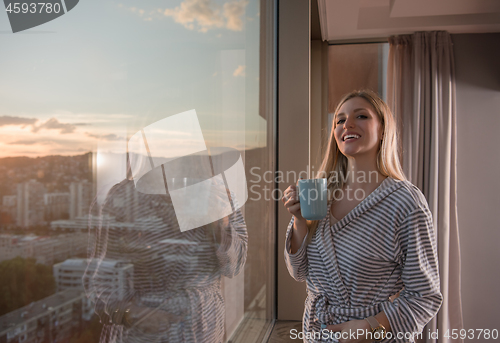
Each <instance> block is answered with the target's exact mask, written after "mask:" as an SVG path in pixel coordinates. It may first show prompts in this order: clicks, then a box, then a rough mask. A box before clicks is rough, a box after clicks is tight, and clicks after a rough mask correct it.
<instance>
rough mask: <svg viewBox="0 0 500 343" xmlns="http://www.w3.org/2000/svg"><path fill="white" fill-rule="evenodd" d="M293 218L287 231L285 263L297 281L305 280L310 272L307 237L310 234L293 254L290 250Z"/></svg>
mask: <svg viewBox="0 0 500 343" xmlns="http://www.w3.org/2000/svg"><path fill="white" fill-rule="evenodd" d="M293 219H294V217H292V220H291V221H290V224H289V225H288V228H287V231H286V240H285V263H286V267H287V268H288V272H289V273H290V275H291V276H292V277H293V278H294V279H295V280H297V281H300V282H302V281H305V280H306V277H307V274H308V272H309V269H308V263H309V262H308V260H307V246H306V242H307V237H308V236H309V234H307V235H306V236H305V237H304V240H303V241H302V244H301V246H300V248H299V250H297V251H296V252H295V254H292V253H291V252H290V246H291V237H292V230H293Z"/></svg>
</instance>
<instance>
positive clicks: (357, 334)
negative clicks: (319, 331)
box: [326, 319, 373, 343]
mask: <svg viewBox="0 0 500 343" xmlns="http://www.w3.org/2000/svg"><path fill="white" fill-rule="evenodd" d="M326 329H327V330H329V331H332V332H338V334H336V335H335V336H334V337H339V338H340V339H339V342H340V343H371V342H373V340H372V339H371V338H367V337H366V334H367V333H368V332H371V331H372V330H371V327H370V324H369V323H368V322H367V321H366V320H364V319H363V320H350V321H348V322H344V323H340V324H336V325H328V326H327V327H326Z"/></svg>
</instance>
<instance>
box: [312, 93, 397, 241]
mask: <svg viewBox="0 0 500 343" xmlns="http://www.w3.org/2000/svg"><path fill="white" fill-rule="evenodd" d="M357 97H359V98H363V99H365V100H366V101H368V103H369V104H370V105H371V106H372V107H373V109H374V110H375V113H376V114H377V115H378V117H379V119H380V122H381V124H382V128H383V136H382V141H381V143H380V148H379V151H378V154H377V167H378V170H379V172H380V173H381V174H382V175H384V176H388V177H392V178H394V179H397V180H406V177H405V175H404V172H403V168H401V163H400V161H399V151H398V134H397V125H396V120H395V119H394V116H393V114H392V112H391V109H390V108H389V106H387V104H386V103H385V102H384V101H383V100H382V99H381V98H380V97H379V96H378V95H377V93H375V92H373V91H371V90H359V91H353V92H350V93H348V94H346V95H344V97H343V98H342V99H341V100H340V101H339V103H338V105H337V107H336V108H335V113H334V116H333V118H334V119H333V120H334V123H333V125H332V130H331V132H330V135H329V138H328V143H327V146H326V151H325V155H324V157H323V161H322V163H321V166H320V168H319V170H318V173H317V174H316V175H317V177H318V178H320V177H325V175H326V176H327V177H328V176H330V175H332V177H329V179H328V194H329V195H330V199H329V200H331V196H332V195H333V194H335V191H336V190H337V189H342V188H343V187H344V180H345V179H344V178H343V177H340V178H338V177H337V178H335V180H333V175H337V176H338V175H347V157H346V156H345V155H344V154H342V152H340V149H339V147H338V145H337V141H336V140H335V136H334V130H335V128H336V126H337V125H336V120H335V118H336V117H337V114H338V112H339V110H340V107H342V105H343V104H344V103H345V102H347V101H348V100H350V99H352V98H357ZM318 223H319V221H318V220H308V221H307V226H308V228H309V233H310V234H309V239H308V243H309V242H310V241H311V239H312V236H314V233H315V232H316V229H317V228H318Z"/></svg>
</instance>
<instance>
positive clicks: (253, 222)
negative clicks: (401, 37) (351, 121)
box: [0, 0, 274, 342]
mask: <svg viewBox="0 0 500 343" xmlns="http://www.w3.org/2000/svg"><path fill="white" fill-rule="evenodd" d="M61 5H63V8H62V12H61V15H60V16H59V17H57V18H55V19H53V20H51V21H48V22H46V23H43V24H41V25H39V26H36V27H32V28H28V29H26V30H21V31H19V32H17V33H12V28H14V27H15V21H14V19H12V17H10V21H9V17H8V16H7V12H6V13H5V15H2V16H1V17H0V45H1V46H2V54H1V56H0V75H1V78H0V147H1V149H0V205H1V207H0V230H1V232H0V273H1V274H2V278H1V280H0V288H1V289H3V290H4V291H3V292H2V294H0V341H3V340H6V341H12V340H16V341H17V340H19V341H23V342H35V341H37V340H38V341H58V342H66V341H68V342H69V341H70V339H72V340H71V342H98V341H99V339H100V338H101V339H103V340H104V342H111V341H115V340H119V339H121V340H123V341H124V342H135V341H140V342H193V341H200V342H217V341H228V340H230V339H232V340H235V339H238V337H243V336H245V339H246V341H248V342H257V341H259V340H260V341H261V340H262V337H263V335H264V333H265V332H266V329H267V326H268V325H270V323H271V319H272V316H273V304H274V300H273V296H274V295H273V292H272V290H273V286H272V283H273V274H272V273H273V269H272V268H273V266H274V250H273V249H274V238H273V237H274V226H273V225H274V212H273V205H272V204H273V202H272V201H271V200H270V199H266V198H265V197H263V196H258V195H259V194H260V193H259V192H261V189H260V186H261V185H260V184H259V185H258V186H259V187H257V188H256V187H254V188H253V189H252V190H253V191H251V186H252V185H254V184H258V183H259V182H260V181H259V180H260V179H258V178H257V176H256V175H263V173H265V172H266V171H269V172H270V171H271V170H272V169H271V168H272V165H273V164H272V161H273V158H274V153H273V146H272V143H271V142H272V138H273V136H272V130H273V127H272V122H273V112H272V111H269V110H268V109H269V108H270V107H269V105H268V103H269V102H270V101H272V99H273V97H272V95H269V92H270V91H269V90H270V89H271V88H272V87H269V85H268V84H266V82H268V80H269V75H272V72H273V70H272V65H269V63H268V62H266V61H267V60H266V58H263V56H262V54H263V53H265V51H266V47H265V45H263V43H264V42H265V39H266V36H265V25H264V24H265V23H272V18H271V19H270V18H269V15H270V14H269V13H267V12H266V11H265V9H261V6H260V1H258V0H175V1H157V0H153V1H148V2H138V1H132V0H123V1H114V0H102V1H82V2H78V1H69V0H66V1H63V2H62V3H61ZM73 6H74V7H73ZM53 9H55V7H53ZM21 10H22V8H21ZM38 10H40V9H38ZM45 10H46V9H45ZM63 13H64V14H63ZM11 24H12V26H11ZM267 25H269V24H267ZM263 28H264V29H263ZM271 31H272V30H271ZM267 39H269V38H267ZM268 43H269V42H268ZM264 67H265V68H264ZM251 170H253V173H251V172H250V171H251ZM249 330H251V331H252V332H251V334H249ZM238 341H240V340H238ZM241 341H243V340H241Z"/></svg>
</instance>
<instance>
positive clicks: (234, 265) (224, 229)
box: [215, 203, 248, 278]
mask: <svg viewBox="0 0 500 343" xmlns="http://www.w3.org/2000/svg"><path fill="white" fill-rule="evenodd" d="M236 206H237V203H236ZM219 222H221V223H222V222H224V220H220V221H219ZM220 230H221V241H220V245H219V246H218V248H217V250H216V252H215V253H216V255H217V259H218V261H219V267H220V270H221V274H222V275H224V276H227V277H229V278H232V277H234V276H236V275H238V274H239V273H240V272H241V270H242V269H243V267H244V266H245V261H246V258H247V250H248V233H247V226H246V223H245V219H244V218H243V214H242V213H241V209H240V208H237V210H236V211H234V212H233V213H232V214H230V215H229V217H228V221H227V224H225V225H221V227H220Z"/></svg>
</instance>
